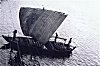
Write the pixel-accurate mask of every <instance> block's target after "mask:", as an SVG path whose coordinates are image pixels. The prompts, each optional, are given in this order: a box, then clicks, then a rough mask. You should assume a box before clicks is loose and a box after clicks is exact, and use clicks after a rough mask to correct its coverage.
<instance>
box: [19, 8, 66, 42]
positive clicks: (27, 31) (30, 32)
mask: <svg viewBox="0 0 100 66" xmlns="http://www.w3.org/2000/svg"><path fill="white" fill-rule="evenodd" d="M19 18H20V25H21V28H22V31H23V33H24V35H27V36H31V37H34V38H35V39H36V40H37V41H39V42H40V43H42V44H45V43H46V42H47V41H48V40H49V38H50V37H51V36H52V34H53V33H54V32H55V31H56V30H57V28H58V27H59V26H60V24H61V23H62V22H63V20H64V19H65V18H66V15H64V14H63V13H61V12H57V11H52V10H46V9H38V8H24V7H22V8H21V9H20V13H19Z"/></svg>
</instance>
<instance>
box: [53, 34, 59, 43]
mask: <svg viewBox="0 0 100 66" xmlns="http://www.w3.org/2000/svg"><path fill="white" fill-rule="evenodd" d="M57 38H58V34H57V33H56V36H55V41H54V42H55V43H56V41H57Z"/></svg>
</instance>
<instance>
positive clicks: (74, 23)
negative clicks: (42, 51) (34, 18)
mask: <svg viewBox="0 0 100 66" xmlns="http://www.w3.org/2000/svg"><path fill="white" fill-rule="evenodd" d="M9 4H11V5H10V6H12V5H14V3H9ZM3 5H5V6H3V12H0V15H1V16H0V20H1V21H0V36H1V35H2V34H9V35H10V34H11V33H12V31H13V29H15V28H16V29H17V30H18V34H19V35H20V34H21V30H20V26H19V21H18V20H17V19H18V18H17V17H15V16H16V15H17V13H18V12H17V11H14V9H12V8H14V6H13V7H10V8H8V5H7V4H6V3H3ZM0 6H1V5H0ZM9 9H12V11H11V13H10V11H9ZM15 9H16V7H15ZM0 11H1V9H0ZM16 12H17V13H16ZM11 14H12V16H13V17H15V18H12V17H11ZM68 14H69V16H68V17H67V18H66V20H65V21H64V22H63V24H62V25H61V26H60V28H58V30H57V31H56V32H58V34H59V36H60V37H64V38H67V39H69V38H70V37H72V38H73V40H72V44H73V45H76V46H77V48H76V49H75V50H74V51H73V55H72V56H71V57H70V58H66V59H64V60H63V59H49V58H43V59H40V58H37V59H38V61H39V62H40V64H41V66H100V38H99V37H100V35H99V34H98V31H96V30H95V29H94V28H90V27H89V26H88V24H87V23H86V22H88V20H86V19H87V17H86V16H85V15H83V14H82V13H81V14H80V12H77V11H76V12H75V11H74V10H72V9H69V12H68ZM17 16H18V15H17ZM13 23H14V24H13ZM13 25H14V27H13ZM5 43H6V41H4V39H3V38H2V37H1V38H0V45H3V44H5ZM8 57H9V55H8V50H6V51H5V50H0V66H9V65H8V64H7V61H8Z"/></svg>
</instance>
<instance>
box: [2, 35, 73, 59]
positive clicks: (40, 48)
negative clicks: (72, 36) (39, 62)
mask: <svg viewBox="0 0 100 66" xmlns="http://www.w3.org/2000/svg"><path fill="white" fill-rule="evenodd" d="M3 38H4V39H5V40H6V41H8V42H9V43H8V44H6V45H4V46H2V47H1V49H9V48H12V49H13V50H15V51H18V52H20V53H21V55H33V56H40V57H49V58H64V57H67V58H68V57H70V55H71V53H72V49H71V48H70V49H64V48H62V49H61V48H59V50H58V49H56V48H55V47H54V44H53V43H54V42H53V41H52V42H50V41H49V42H48V43H46V44H40V43H39V42H35V41H34V40H33V39H32V38H26V37H16V39H15V41H11V39H12V37H7V36H3ZM50 44H52V45H53V47H51V48H50V46H49V47H48V46H47V45H50ZM55 46H56V45H55ZM18 47H19V48H18ZM44 47H45V48H44ZM56 47H57V46H56Z"/></svg>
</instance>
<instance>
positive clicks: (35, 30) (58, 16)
mask: <svg viewBox="0 0 100 66" xmlns="http://www.w3.org/2000/svg"><path fill="white" fill-rule="evenodd" d="M66 17H67V15H65V14H64V13H62V12H58V11H52V10H46V9H39V8H29V7H22V8H20V11H19V19H20V26H21V29H22V32H23V34H24V35H25V36H30V37H32V38H28V37H16V33H17V32H16V33H15V32H14V35H13V37H8V36H4V35H3V38H4V39H5V40H6V41H8V42H9V43H8V44H6V45H4V46H2V47H1V49H9V48H11V51H12V50H15V51H18V53H20V55H21V57H22V55H32V56H39V57H49V58H64V57H67V58H68V57H70V55H71V54H72V51H73V50H74V49H75V48H76V47H73V48H71V47H70V43H71V40H72V38H70V40H69V42H68V44H65V43H61V42H56V39H61V40H64V41H66V40H67V39H64V38H60V37H58V35H57V33H56V36H55V40H54V41H49V39H50V37H51V36H52V35H53V33H54V32H55V31H56V30H57V28H58V27H59V26H60V25H61V23H62V22H63V21H64V19H65V18H66ZM15 31H16V30H15Z"/></svg>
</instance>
